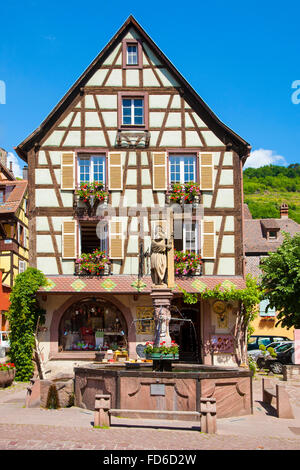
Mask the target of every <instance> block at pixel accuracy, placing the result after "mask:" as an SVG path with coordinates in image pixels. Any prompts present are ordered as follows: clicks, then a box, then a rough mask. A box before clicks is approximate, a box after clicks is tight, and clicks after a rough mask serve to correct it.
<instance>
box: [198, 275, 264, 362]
mask: <svg viewBox="0 0 300 470" xmlns="http://www.w3.org/2000/svg"><path fill="white" fill-rule="evenodd" d="M201 297H202V299H207V300H209V299H218V300H223V301H224V302H230V301H231V302H234V301H236V302H238V303H239V304H240V308H239V309H238V312H237V314H236V321H235V326H234V332H233V338H234V342H235V354H236V358H237V362H238V364H241V363H243V364H246V363H247V362H248V357H247V343H248V339H249V336H250V335H251V334H252V333H253V328H252V327H251V322H252V321H253V320H254V318H255V317H256V316H257V313H258V308H257V306H258V304H259V302H260V301H261V300H262V298H263V292H262V290H261V288H260V286H259V284H258V282H257V279H256V278H254V277H252V276H251V274H248V275H247V276H246V288H245V289H236V288H235V287H230V288H226V289H224V290H221V288H220V285H217V286H216V287H215V288H214V289H206V290H205V291H204V292H202V294H201Z"/></svg>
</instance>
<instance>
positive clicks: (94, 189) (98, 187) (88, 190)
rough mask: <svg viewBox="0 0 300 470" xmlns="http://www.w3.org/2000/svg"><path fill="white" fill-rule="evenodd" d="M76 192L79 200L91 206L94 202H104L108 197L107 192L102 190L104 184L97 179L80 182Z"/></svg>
mask: <svg viewBox="0 0 300 470" xmlns="http://www.w3.org/2000/svg"><path fill="white" fill-rule="evenodd" d="M76 194H77V196H78V197H79V199H80V200H81V201H83V202H86V203H88V204H90V205H91V206H93V205H94V204H95V203H100V202H105V201H107V198H108V192H107V191H105V190H104V184H103V183H102V182H97V181H94V182H92V183H80V186H79V188H78V189H77V191H76Z"/></svg>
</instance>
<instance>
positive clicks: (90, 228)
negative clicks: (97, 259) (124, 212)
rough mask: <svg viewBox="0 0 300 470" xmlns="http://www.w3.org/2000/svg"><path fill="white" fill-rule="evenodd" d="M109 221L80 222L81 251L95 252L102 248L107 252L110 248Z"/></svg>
mask: <svg viewBox="0 0 300 470" xmlns="http://www.w3.org/2000/svg"><path fill="white" fill-rule="evenodd" d="M107 237H108V230H107V221H100V222H98V223H97V224H95V223H94V222H82V223H81V224H80V240H81V253H93V251H94V250H97V249H100V250H101V251H105V252H107V249H108V246H107V245H108V241H107Z"/></svg>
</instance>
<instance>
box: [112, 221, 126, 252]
mask: <svg viewBox="0 0 300 470" xmlns="http://www.w3.org/2000/svg"><path fill="white" fill-rule="evenodd" d="M109 258H110V259H123V258H124V237H123V224H122V221H120V220H117V221H112V220H110V221H109Z"/></svg>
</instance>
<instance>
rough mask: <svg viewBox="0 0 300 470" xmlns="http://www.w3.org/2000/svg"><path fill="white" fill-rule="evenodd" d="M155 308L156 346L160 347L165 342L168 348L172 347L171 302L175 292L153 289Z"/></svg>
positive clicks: (152, 295)
mask: <svg viewBox="0 0 300 470" xmlns="http://www.w3.org/2000/svg"><path fill="white" fill-rule="evenodd" d="M150 295H151V297H152V302H153V307H154V321H155V333H154V346H159V344H160V343H161V342H162V341H165V343H166V346H170V345H171V337H170V331H169V323H170V319H171V309H170V306H171V300H172V297H173V292H172V291H171V290H170V289H165V288H164V289H163V288H159V289H153V290H152V292H151V294H150Z"/></svg>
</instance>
